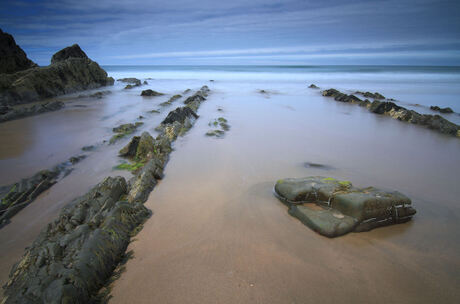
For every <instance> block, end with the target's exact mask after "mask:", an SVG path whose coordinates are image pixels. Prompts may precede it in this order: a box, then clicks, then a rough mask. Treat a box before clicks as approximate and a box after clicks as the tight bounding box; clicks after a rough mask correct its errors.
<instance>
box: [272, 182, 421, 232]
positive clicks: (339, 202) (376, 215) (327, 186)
mask: <svg viewBox="0 0 460 304" xmlns="http://www.w3.org/2000/svg"><path fill="white" fill-rule="evenodd" d="M275 195H276V196H277V197H278V198H279V199H280V200H281V201H282V202H283V203H284V204H286V205H287V206H289V208H290V209H289V214H291V215H292V216H294V217H296V218H298V219H299V220H300V221H301V222H302V223H304V224H305V225H307V226H308V227H310V228H311V229H313V230H314V231H317V232H318V233H320V234H322V235H324V236H327V237H335V236H340V235H343V234H345V233H348V232H350V231H357V232H358V231H368V230H370V229H373V228H376V227H380V226H385V225H390V224H397V223H404V222H406V221H408V220H410V219H411V218H412V216H413V215H414V214H415V209H413V208H412V207H411V204H412V202H411V200H410V199H409V198H408V197H407V196H405V195H403V194H401V193H399V192H397V191H383V190H380V189H377V188H373V187H368V188H355V187H353V185H352V184H351V182H349V181H341V180H337V179H335V178H332V177H322V176H310V177H304V178H286V179H281V180H278V181H277V182H276V184H275ZM312 206H314V208H312Z"/></svg>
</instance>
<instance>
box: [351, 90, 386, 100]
mask: <svg viewBox="0 0 460 304" xmlns="http://www.w3.org/2000/svg"><path fill="white" fill-rule="evenodd" d="M355 94H360V95H363V96H364V97H366V98H373V99H378V100H381V99H385V96H383V95H382V94H380V93H379V92H375V93H371V92H360V91H357V92H356V93H355Z"/></svg>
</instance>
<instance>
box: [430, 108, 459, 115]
mask: <svg viewBox="0 0 460 304" xmlns="http://www.w3.org/2000/svg"><path fill="white" fill-rule="evenodd" d="M430 109H431V110H433V111H438V112H440V113H445V114H449V113H454V111H453V110H452V109H451V108H449V107H447V108H440V107H438V106H431V107H430Z"/></svg>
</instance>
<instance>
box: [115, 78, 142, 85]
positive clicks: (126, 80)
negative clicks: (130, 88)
mask: <svg viewBox="0 0 460 304" xmlns="http://www.w3.org/2000/svg"><path fill="white" fill-rule="evenodd" d="M117 81H120V82H124V83H129V84H133V85H135V86H140V85H141V80H140V79H137V78H133V77H129V78H120V79H117Z"/></svg>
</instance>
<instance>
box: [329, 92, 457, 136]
mask: <svg viewBox="0 0 460 304" xmlns="http://www.w3.org/2000/svg"><path fill="white" fill-rule="evenodd" d="M322 95H323V96H326V97H333V98H334V99H335V100H337V101H341V102H349V103H356V104H359V105H360V106H363V107H366V108H367V109H369V111H370V112H372V113H375V114H380V115H387V116H390V117H392V118H394V119H398V120H400V121H405V122H409V123H412V124H417V125H422V126H425V127H427V128H429V129H432V130H436V131H438V132H440V133H443V134H448V135H453V136H457V137H460V126H459V125H457V124H455V123H452V122H450V121H448V120H447V119H445V118H444V117H442V116H440V115H429V114H420V113H418V112H415V111H413V110H408V109H406V108H404V107H401V106H398V105H397V104H395V103H394V102H391V101H378V100H374V101H373V102H372V103H371V102H370V101H369V100H367V99H366V100H361V99H359V98H357V97H356V96H354V95H347V94H344V93H342V92H339V91H337V90H335V89H329V90H324V91H323V92H322Z"/></svg>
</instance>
